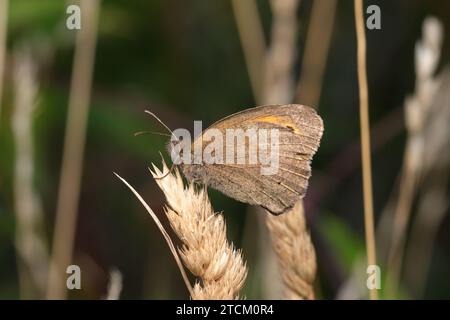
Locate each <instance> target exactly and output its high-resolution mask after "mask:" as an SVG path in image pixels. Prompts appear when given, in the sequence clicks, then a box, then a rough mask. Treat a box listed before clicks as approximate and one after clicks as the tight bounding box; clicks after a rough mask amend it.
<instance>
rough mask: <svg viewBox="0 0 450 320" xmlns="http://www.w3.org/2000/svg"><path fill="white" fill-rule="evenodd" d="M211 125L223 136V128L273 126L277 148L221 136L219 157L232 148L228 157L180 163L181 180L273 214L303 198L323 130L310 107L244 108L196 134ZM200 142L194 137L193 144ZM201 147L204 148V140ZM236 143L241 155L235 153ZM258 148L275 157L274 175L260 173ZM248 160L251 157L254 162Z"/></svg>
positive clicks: (248, 140) (264, 127)
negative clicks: (200, 162)
mask: <svg viewBox="0 0 450 320" xmlns="http://www.w3.org/2000/svg"><path fill="white" fill-rule="evenodd" d="M212 129H214V130H220V132H221V133H222V134H223V136H224V137H226V134H227V130H229V129H234V130H243V131H244V132H251V130H256V132H259V130H261V129H264V130H266V131H270V130H273V129H275V130H276V131H277V145H278V147H277V148H275V149H272V148H273V143H274V141H273V139H268V138H267V139H266V140H258V146H256V148H255V146H254V145H252V143H255V140H252V139H250V138H248V137H247V138H246V139H244V140H233V143H227V140H226V139H225V140H224V145H223V149H222V151H223V156H224V158H225V156H226V154H227V152H229V153H232V152H234V153H233V160H234V161H233V162H232V163H230V162H229V161H224V162H222V163H202V164H201V165H183V166H182V169H183V172H184V174H185V175H186V177H187V178H191V179H195V180H200V181H201V182H202V183H204V184H206V185H208V186H210V187H212V188H215V189H217V190H219V191H221V192H222V193H224V194H226V195H228V196H230V197H232V198H234V199H236V200H238V201H242V202H246V203H249V204H254V205H260V206H262V207H264V208H266V209H267V210H268V211H270V212H271V213H273V214H281V213H284V212H286V211H287V210H288V209H290V208H292V207H293V206H294V204H295V203H296V202H297V201H298V200H300V199H301V198H303V196H304V195H305V193H306V189H307V187H308V179H309V177H310V175H311V167H310V162H311V159H312V156H313V155H314V154H315V152H316V151H317V149H318V147H319V144H320V139H321V137H322V133H323V123H322V119H321V118H320V117H319V116H318V115H317V113H316V112H315V110H313V109H312V108H310V107H306V106H303V105H298V104H289V105H271V106H262V107H256V108H252V109H247V110H244V111H241V112H238V113H236V114H233V115H231V116H228V117H226V118H224V119H222V120H220V121H218V122H216V123H214V124H213V125H211V126H210V127H209V128H208V129H206V130H205V131H204V132H203V133H202V135H201V137H202V139H203V138H205V137H207V136H208V133H209V132H208V130H212ZM247 130H249V131H247ZM206 140H208V139H206ZM201 141H202V140H201V139H200V138H197V140H196V141H194V144H196V143H200V142H201ZM228 142H229V141H228ZM239 144H240V145H239ZM242 144H244V145H242ZM202 147H203V148H205V143H204V141H203V145H202ZM239 147H241V148H243V150H244V153H240V154H238V152H237V150H238V148H239ZM193 148H194V145H193V146H192V150H193ZM261 150H262V151H264V152H266V154H267V153H268V152H270V151H273V154H272V155H275V156H276V157H277V159H278V160H277V170H276V172H275V173H273V174H262V171H261V168H262V167H263V166H264V165H267V163H266V162H265V163H262V162H261V161H260V158H259V157H258V155H259V154H260V153H261V152H262V151H261ZM275 153H276V154H275ZM250 159H257V162H256V163H254V162H251V161H250Z"/></svg>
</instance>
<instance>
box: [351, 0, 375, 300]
mask: <svg viewBox="0 0 450 320" xmlns="http://www.w3.org/2000/svg"><path fill="white" fill-rule="evenodd" d="M354 4H355V25H356V38H357V62H358V83H359V115H360V130H361V156H362V171H363V172H362V173H363V193H364V227H365V235H366V251H367V264H368V265H376V264H377V258H376V247H375V227H374V217H373V198H372V164H371V157H370V150H371V149H370V124H369V92H368V91H369V90H368V86H367V70H366V35H365V30H364V28H365V23H364V8H363V1H362V0H355V2H354ZM370 298H371V299H372V300H375V299H378V291H377V290H376V289H372V290H370Z"/></svg>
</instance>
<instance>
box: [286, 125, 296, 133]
mask: <svg viewBox="0 0 450 320" xmlns="http://www.w3.org/2000/svg"><path fill="white" fill-rule="evenodd" d="M286 128H288V129H289V131H291V132H295V128H294V127H293V126H286Z"/></svg>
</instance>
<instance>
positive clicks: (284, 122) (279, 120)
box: [254, 116, 300, 134]
mask: <svg viewBox="0 0 450 320" xmlns="http://www.w3.org/2000/svg"><path fill="white" fill-rule="evenodd" d="M254 120H255V121H257V122H268V123H274V124H277V125H280V126H285V127H287V128H290V129H291V130H293V132H294V133H298V134H299V133H300V129H299V128H298V127H297V125H296V124H295V123H293V122H292V121H291V120H290V119H289V118H288V117H280V116H262V117H258V118H255V119H254Z"/></svg>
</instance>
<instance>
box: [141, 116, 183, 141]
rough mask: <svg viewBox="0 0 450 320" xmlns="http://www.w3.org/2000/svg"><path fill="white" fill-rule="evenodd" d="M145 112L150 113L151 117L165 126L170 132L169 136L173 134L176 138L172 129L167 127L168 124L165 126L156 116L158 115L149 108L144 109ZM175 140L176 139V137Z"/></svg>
mask: <svg viewBox="0 0 450 320" xmlns="http://www.w3.org/2000/svg"><path fill="white" fill-rule="evenodd" d="M145 113H148V114H149V115H151V116H152V117H153V118H155V119H156V121H158V122H159V123H160V124H162V126H163V127H164V128H166V129H167V131H169V132H170V135H171V136H173V137H175V139H177V137H176V136H175V135H174V133H173V131H172V130H170V128H169V127H168V126H167V125H166V124H165V123H164V122H163V121H162V120H161V119H160V118H158V117H157V116H156V114H154V113H153V112H151V111H150V110H145ZM177 140H178V139H177Z"/></svg>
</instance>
